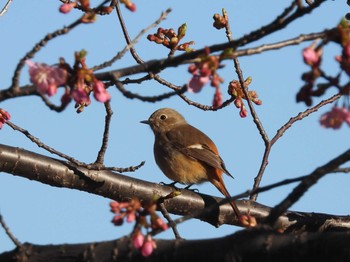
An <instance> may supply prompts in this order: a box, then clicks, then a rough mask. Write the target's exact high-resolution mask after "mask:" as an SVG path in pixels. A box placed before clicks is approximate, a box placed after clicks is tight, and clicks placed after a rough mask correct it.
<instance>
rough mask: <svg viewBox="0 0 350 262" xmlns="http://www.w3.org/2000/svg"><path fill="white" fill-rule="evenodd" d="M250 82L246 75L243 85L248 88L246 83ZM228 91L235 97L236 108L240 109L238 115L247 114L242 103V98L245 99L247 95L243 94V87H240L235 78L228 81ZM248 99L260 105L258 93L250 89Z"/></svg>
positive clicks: (250, 79) (243, 115)
mask: <svg viewBox="0 0 350 262" xmlns="http://www.w3.org/2000/svg"><path fill="white" fill-rule="evenodd" d="M251 82H252V78H251V77H248V78H247V79H246V80H245V81H244V87H243V88H248V85H249V84H250V83H251ZM228 93H229V94H230V95H231V96H233V97H234V98H235V100H234V104H235V106H236V107H237V108H239V109H240V111H239V115H240V117H246V116H247V115H248V111H247V109H246V107H245V105H244V103H243V99H245V100H247V97H246V96H245V94H244V92H243V89H242V87H241V84H240V83H239V81H237V80H233V81H231V82H230V84H229V86H228ZM248 96H249V100H251V101H252V102H253V103H254V104H256V105H261V104H262V101H261V100H260V99H259V98H258V94H257V93H256V92H255V91H254V90H252V91H248Z"/></svg>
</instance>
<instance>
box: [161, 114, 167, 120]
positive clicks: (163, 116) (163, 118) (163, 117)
mask: <svg viewBox="0 0 350 262" xmlns="http://www.w3.org/2000/svg"><path fill="white" fill-rule="evenodd" d="M159 118H160V120H165V119H167V118H168V116H167V115H164V114H163V115H161V116H160V117H159Z"/></svg>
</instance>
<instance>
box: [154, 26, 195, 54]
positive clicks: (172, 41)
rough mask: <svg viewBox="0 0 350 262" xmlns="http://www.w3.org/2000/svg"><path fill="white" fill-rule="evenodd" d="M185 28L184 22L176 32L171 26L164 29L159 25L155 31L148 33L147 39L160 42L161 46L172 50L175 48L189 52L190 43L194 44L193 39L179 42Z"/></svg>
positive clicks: (184, 32) (184, 33)
mask: <svg viewBox="0 0 350 262" xmlns="http://www.w3.org/2000/svg"><path fill="white" fill-rule="evenodd" d="M186 30H187V25H186V24H182V25H181V26H180V27H179V28H178V29H177V33H176V32H175V30H174V29H173V28H170V29H164V28H161V27H159V28H158V29H157V33H155V34H150V35H148V36H147V39H148V40H149V41H152V42H155V43H156V44H162V45H163V46H165V47H167V48H169V49H170V50H171V51H172V52H174V51H176V50H180V51H186V52H189V51H192V49H191V48H190V45H193V44H194V42H193V41H190V42H186V43H183V44H179V43H180V41H181V39H182V38H184V36H185V35H186Z"/></svg>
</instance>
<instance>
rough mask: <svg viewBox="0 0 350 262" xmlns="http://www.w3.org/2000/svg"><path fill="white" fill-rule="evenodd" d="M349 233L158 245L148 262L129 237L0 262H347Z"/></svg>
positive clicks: (45, 248)
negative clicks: (133, 245)
mask: <svg viewBox="0 0 350 262" xmlns="http://www.w3.org/2000/svg"><path fill="white" fill-rule="evenodd" d="M349 241H350V234H349V232H327V233H303V234H278V233H276V232H272V231H265V230H244V231H240V232H237V233H235V234H233V235H230V236H226V237H222V238H217V239H206V240H182V239H181V240H156V244H157V248H156V249H155V251H154V253H153V254H152V255H151V257H149V258H145V257H142V256H141V254H140V251H139V250H137V249H135V248H133V247H132V245H131V244H130V239H129V238H128V237H124V238H120V239H117V240H112V241H104V242H94V243H85V244H72V245H67V244H64V245H33V244H30V243H26V244H25V245H24V246H23V247H22V248H20V249H19V248H16V249H14V250H12V251H9V252H5V253H3V254H1V255H0V260H1V261H28V262H32V261H58V260H59V261H62V262H70V261H72V262H73V261H120V262H123V261H128V262H133V261H167V262H172V261H174V262H178V261H182V262H187V261H194V260H195V261H202V262H206V261H210V262H212V261H230V262H235V261H244V262H248V261H254V262H255V261H259V262H262V261H269V262H271V261H281V258H283V261H284V262H289V261H318V262H322V261H327V262H328V261H349V260H350V253H349Z"/></svg>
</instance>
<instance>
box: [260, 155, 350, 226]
mask: <svg viewBox="0 0 350 262" xmlns="http://www.w3.org/2000/svg"><path fill="white" fill-rule="evenodd" d="M348 161H350V149H349V150H347V151H345V152H344V153H342V154H341V155H339V156H337V157H336V158H334V159H332V160H331V161H329V162H328V163H327V164H325V165H323V166H321V167H318V168H316V169H315V170H314V171H313V172H312V173H311V174H310V175H309V176H307V177H306V178H305V179H303V180H302V181H301V182H300V183H299V185H298V186H297V187H295V188H294V190H293V191H292V192H291V193H290V194H289V195H288V196H287V197H286V198H285V199H283V200H282V201H281V202H280V203H279V204H278V205H276V206H275V207H274V208H273V209H272V210H271V212H270V214H269V216H268V217H267V218H266V221H265V222H266V223H267V224H269V225H271V226H272V225H273V224H274V223H275V221H276V220H277V218H278V217H279V216H280V215H282V214H283V213H284V212H285V211H286V210H287V209H289V208H290V207H291V206H292V205H293V204H294V203H296V202H297V201H298V200H299V199H300V198H301V197H302V196H303V195H304V194H305V192H306V191H307V190H308V189H309V188H310V187H311V186H313V185H314V184H316V183H317V181H318V180H320V179H321V178H322V177H324V176H325V175H326V174H329V173H332V172H333V171H334V170H335V169H337V168H339V166H340V165H342V164H344V163H346V162H348Z"/></svg>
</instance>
